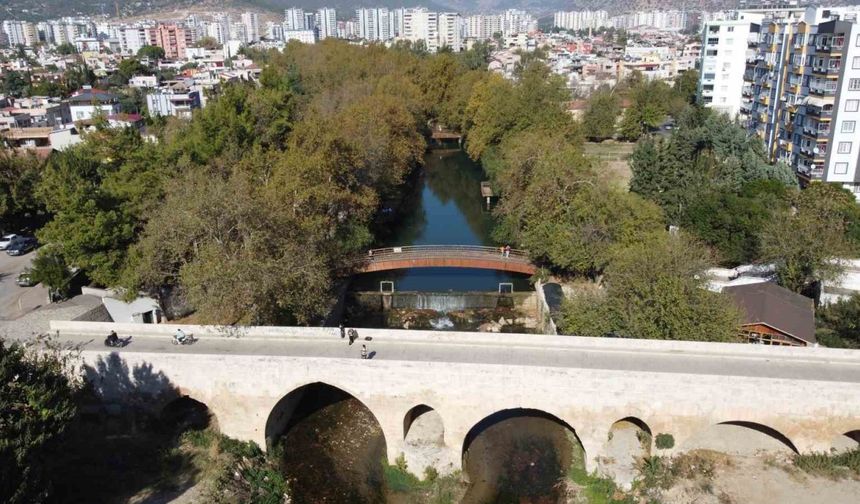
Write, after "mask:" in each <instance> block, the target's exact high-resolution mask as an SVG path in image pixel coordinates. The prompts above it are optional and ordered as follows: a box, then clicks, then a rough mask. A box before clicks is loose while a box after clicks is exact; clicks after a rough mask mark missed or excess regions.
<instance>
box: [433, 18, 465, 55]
mask: <svg viewBox="0 0 860 504" xmlns="http://www.w3.org/2000/svg"><path fill="white" fill-rule="evenodd" d="M437 19H438V23H439V25H438V27H437V29H436V31H437V33H438V36H439V42H438V47H440V48H441V47H448V48H450V49H451V50H452V51H454V52H460V51H461V50H462V49H463V42H462V39H461V37H460V35H461V33H462V30H461V29H460V25H461V21H462V18H461V17H460V15H459V14H457V13H456V12H440V13H439V15H438V18H437Z"/></svg>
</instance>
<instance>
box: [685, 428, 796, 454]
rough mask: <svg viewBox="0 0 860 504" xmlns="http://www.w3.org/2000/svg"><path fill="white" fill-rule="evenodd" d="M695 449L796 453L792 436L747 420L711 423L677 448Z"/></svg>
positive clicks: (744, 452) (740, 452)
mask: <svg viewBox="0 0 860 504" xmlns="http://www.w3.org/2000/svg"><path fill="white" fill-rule="evenodd" d="M697 449H709V450H714V451H719V452H724V453H729V454H738V455H755V454H757V453H759V452H762V451H765V452H779V451H782V452H787V453H799V450H798V449H797V447H796V446H795V444H794V443H793V442H792V441H791V439H789V438H788V436H786V435H785V434H783V433H782V432H780V431H778V430H777V429H775V428H773V427H770V426H768V425H764V424H761V423H757V422H752V421H748V420H729V421H724V422H719V423H717V424H712V425H710V426H708V427H706V428H704V429H702V430H700V431H698V432H696V433H694V434H693V435H692V436H690V437H689V438H687V439H686V440H685V441H684V443H683V445H682V446H681V447H680V448H679V451H690V450H697Z"/></svg>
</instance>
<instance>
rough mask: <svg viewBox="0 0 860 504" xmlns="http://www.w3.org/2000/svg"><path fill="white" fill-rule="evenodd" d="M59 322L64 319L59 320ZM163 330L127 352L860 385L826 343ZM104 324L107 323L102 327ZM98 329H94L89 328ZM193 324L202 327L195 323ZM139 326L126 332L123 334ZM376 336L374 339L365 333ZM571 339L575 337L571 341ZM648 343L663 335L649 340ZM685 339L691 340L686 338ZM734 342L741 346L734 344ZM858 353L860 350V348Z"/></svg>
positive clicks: (859, 365) (68, 336)
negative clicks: (350, 337)
mask: <svg viewBox="0 0 860 504" xmlns="http://www.w3.org/2000/svg"><path fill="white" fill-rule="evenodd" d="M58 326H59V327H62V326H60V325H58ZM168 327H169V328H170V329H169V330H167V331H164V332H161V331H159V332H160V333H155V334H153V333H147V332H138V334H137V335H136V336H132V341H131V343H130V344H129V345H128V346H127V347H125V348H122V349H120V350H118V351H119V352H122V353H125V352H151V353H192V354H216V355H268V356H273V355H280V356H290V357H314V358H330V359H359V358H360V349H361V345H362V344H365V345H367V347H368V352H372V353H373V355H372V358H371V360H375V361H380V360H396V361H419V362H420V361H427V362H457V363H464V364H492V365H502V366H504V365H517V366H538V367H568V368H580V369H607V370H616V371H646V372H658V373H688V374H689V373H692V374H707V375H718V376H749V377H757V378H782V379H801V380H820V381H838V382H853V383H857V384H858V386H860V351H858V352H851V354H849V355H848V358H845V356H839V355H828V354H829V353H830V352H831V350H829V349H821V350H822V351H823V353H824V355H823V356H816V357H813V356H808V355H791V353H792V350H793V349H792V348H784V349H779V350H781V351H783V352H784V353H785V354H786V355H782V356H776V355H774V353H773V352H768V351H767V350H774V349H773V348H769V347H764V346H758V345H734V344H692V345H690V346H692V348H687V349H678V347H677V345H678V344H677V343H674V344H673V343H672V342H665V343H668V345H661V344H660V343H664V342H656V341H655V342H644V341H641V340H637V341H636V342H637V343H639V344H640V345H637V346H635V347H630V346H628V345H627V343H629V342H630V341H632V340H624V339H616V340H608V339H596V338H581V337H575V336H564V337H563V338H564V339H565V341H564V343H565V344H564V345H559V344H558V341H557V340H558V337H546V336H542V335H528V336H527V340H526V339H524V338H522V337H518V336H514V337H511V336H512V335H508V334H493V335H487V334H485V333H468V332H467V333H457V332H445V333H431V334H432V335H433V336H438V337H435V338H426V337H422V336H424V334H422V331H402V330H379V329H358V332H359V340H358V341H357V342H356V343H354V344H353V345H351V346H350V345H349V343H348V341H346V340H342V339H341V338H340V336H339V332H338V330H337V328H330V329H322V330H320V329H316V328H301V332H298V333H296V334H295V335H293V336H286V337H277V336H276V337H272V336H263V335H255V334H249V335H239V336H233V337H231V336H227V335H226V333H217V332H216V333H213V334H211V335H205V334H204V335H202V336H201V334H203V331H201V329H200V328H199V327H197V328H196V334H198V336H199V341H197V342H195V343H194V344H193V345H191V346H177V345H174V344H172V343H171V341H170V340H171V337H170V335H169V333H170V332H172V331H174V330H175V328H176V327H186V326H177V325H169V326H168V325H162V326H161V327H160V328H161V329H167V328H168ZM100 329H101V328H100ZM86 331H90V329H86ZM76 332H80V333H82V334H74V333H71V332H69V333H66V332H65V331H64V332H63V334H62V341H63V342H68V343H74V344H80V345H83V348H84V349H85V350H98V351H102V350H104V349H105V348H104V346H103V344H102V341H103V339H104V335H106V334H107V332H109V329H107V330H104V329H101V330H99V331H98V332H96V333H85V331H84V330H80V329H79V330H77V331H76ZM192 332H194V331H193V330H192ZM129 333H131V334H134V332H132V331H128V332H120V333H119V334H120V335H121V337H125V336H127V335H129ZM368 337H369V338H370V341H368V340H366V339H365V338H368ZM567 343H570V344H567ZM641 343H655V344H654V345H653V346H652V347H651V348H642V346H641ZM683 346H687V345H684V344H682V348H683ZM722 346H726V347H738V346H740V347H741V348H742V349H743V350H749V351H746V352H743V353H741V354H738V353H736V352H732V353H722V352H721V351H720V350H721V349H720V347H722ZM733 350H734V348H733ZM855 354H856V355H855Z"/></svg>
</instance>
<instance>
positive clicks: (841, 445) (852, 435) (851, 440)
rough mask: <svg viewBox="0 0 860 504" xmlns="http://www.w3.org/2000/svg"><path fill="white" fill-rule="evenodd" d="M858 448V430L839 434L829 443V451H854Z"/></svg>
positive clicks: (859, 432)
mask: <svg viewBox="0 0 860 504" xmlns="http://www.w3.org/2000/svg"><path fill="white" fill-rule="evenodd" d="M858 448H860V429H858V430H851V431H848V432H845V433H843V434H839V435H837V436H835V437H834V439H833V441H832V442H831V443H830V449H831V450H833V451H837V452H842V451H848V450H856V449H858Z"/></svg>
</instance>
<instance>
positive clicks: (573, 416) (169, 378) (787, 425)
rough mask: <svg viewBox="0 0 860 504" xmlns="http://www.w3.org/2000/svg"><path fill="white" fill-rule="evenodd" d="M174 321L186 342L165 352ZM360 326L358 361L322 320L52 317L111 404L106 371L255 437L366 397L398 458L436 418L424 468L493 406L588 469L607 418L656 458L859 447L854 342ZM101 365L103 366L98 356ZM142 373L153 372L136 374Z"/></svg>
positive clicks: (450, 457)
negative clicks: (313, 401) (519, 416)
mask: <svg viewBox="0 0 860 504" xmlns="http://www.w3.org/2000/svg"><path fill="white" fill-rule="evenodd" d="M176 327H183V328H184V329H185V330H186V331H190V332H192V333H194V335H195V336H196V337H198V338H199V340H198V341H197V342H196V343H195V344H194V345H191V346H174V345H172V344H171V343H170V335H171V334H172V332H173V331H174V330H175V328H176ZM110 330H116V331H117V333H119V335H120V336H121V337H125V336H127V335H133V340H132V342H131V344H130V345H128V346H127V347H125V348H123V349H120V350H118V351H114V352H110V351H108V350H109V349H107V348H105V347H104V346H103V345H102V340H103V338H104V335H106V334H107V333H108V332H109V331H110ZM358 331H359V337H360V339H361V340H362V341H361V343H364V344H367V346H368V349H369V350H370V352H371V355H372V358H371V359H369V360H362V359H360V358H359V349H358V347H359V345H353V346H350V345H348V344H347V342H346V341H345V340H343V339H341V337H340V335H339V332H338V330H337V329H333V328H294V327H249V328H223V327H215V326H173V325H168V324H162V325H145V326H144V325H137V324H110V323H95V322H52V332H56V333H57V334H58V335H59V338H60V340H61V341H64V342H71V343H80V344H82V345H83V352H82V354H83V357H84V359H85V361H86V362H87V363H88V364H89V365H90V366H91V369H92V370H95V371H92V373H91V379H94V380H98V381H101V382H103V383H102V385H103V386H102V390H103V391H104V392H105V395H106V396H108V398H109V399H110V398H111V395H114V396H116V395H122V394H123V393H125V392H126V389H127V387H125V386H123V387H116V388H115V389H112V388H111V387H110V386H109V385H110V384H109V383H108V382H109V381H110V380H116V379H117V378H116V377H115V376H109V374H111V373H113V374H118V375H120V376H121V378H120V381H122V382H123V383H125V382H128V383H135V384H136V386H138V387H140V388H141V389H144V390H145V391H146V392H147V393H151V394H155V395H157V394H159V393H161V392H163V391H164V389H166V388H167V387H176V388H178V390H179V391H180V393H181V394H183V395H188V396H190V397H191V398H193V399H195V400H197V401H200V402H203V403H205V404H206V405H207V406H208V407H209V409H210V411H211V412H212V413H213V414H214V415H215V416H216V417H217V422H218V425H219V428H220V429H221V431H222V432H223V433H225V434H227V435H229V436H232V437H235V438H238V439H242V440H250V441H255V442H257V443H258V444H260V445H261V446H266V445H267V440H268V441H270V440H271V438H272V437H273V436H275V435H277V432H278V430H279V429H282V428H283V427H284V426H285V425H287V423H288V422H289V419H290V415H291V412H292V409H293V408H295V405H296V404H297V402H298V401H299V400H300V399H301V397H302V396H303V394H307V393H312V391H313V390H314V387H317V386H319V384H325V385H327V386H331V387H335V388H337V389H340V390H342V391H345V392H347V393H349V394H351V395H352V396H354V397H355V398H357V399H358V400H360V401H361V402H362V403H363V404H364V405H366V406H367V408H368V409H369V410H370V412H371V413H372V414H373V415H374V416H375V418H376V419H377V420H378V422H379V424H380V426H381V429H382V432H383V434H384V436H385V442H386V447H387V454H388V458H389V461H390V462H393V461H394V460H395V459H396V458H397V457H398V456H399V455H400V454H401V453H405V454H406V455H407V458H408V456H409V452H410V450H412V449H413V447H412V446H411V445H410V443H409V441H408V437H409V435H410V434H409V432H410V428H411V426H412V425H413V424H414V423H415V422H418V421H422V422H423V421H425V420H432V421H433V422H436V423H437V424H438V425H439V427H440V433H439V439H437V440H436V450H437V453H436V454H435V455H434V457H435V459H434V460H435V462H434V463H435V464H436V465H437V466H439V467H438V468H439V469H440V470H442V471H447V470H453V469H459V468H460V464H461V462H462V456H463V450H464V448H465V447H466V446H467V445H468V443H469V441H470V439H471V438H474V436H475V435H476V429H477V431H479V430H480V429H481V428H482V427H481V426H482V425H486V424H487V423H492V422H493V421H494V420H493V419H494V418H497V417H499V415H502V416H503V415H504V414H505V412H523V413H524V414H529V413H530V412H536V413H537V414H540V415H545V416H547V417H549V418H552V419H555V420H556V421H558V422H559V423H561V424H563V425H565V426H567V427H568V428H570V429H571V430H573V431H575V435H576V437H577V438H578V439H579V440H580V441H581V444H582V445H583V448H584V450H585V455H586V464H587V467H588V469H589V470H592V469H595V468H596V467H597V463H598V460H599V459H600V457H601V455H603V454H604V453H605V450H606V448H605V447H606V443H607V440H608V439H609V438H611V436H610V435H609V433H610V429H611V428H612V426H613V425H614V424H615V423H616V422H618V421H629V422H632V423H634V424H636V425H638V426H641V427H642V428H643V429H645V430H647V431H648V432H649V433H653V434H654V435H655V436H656V435H657V434H660V433H665V434H671V435H672V436H673V438H674V440H675V446H674V447H673V448H671V449H669V450H666V451H664V452H663V453H666V454H671V453H673V452H678V451H684V450H686V449H691V448H696V447H699V446H698V443H702V442H705V441H707V440H708V439H709V436H708V434H707V433H708V432H711V431H712V430H713V429H714V427H715V426H716V427H718V428H721V427H726V428H727V427H728V426H732V427H735V428H739V429H742V430H744V429H745V430H748V431H751V432H752V431H754V432H756V433H759V434H762V435H763V436H765V437H766V438H768V440H769V441H770V442H772V443H774V444H776V445H779V446H781V447H783V448H784V449H787V450H790V451H796V452H811V451H822V450H828V449H830V448H831V447H834V446H845V445H846V444H847V445H852V444H856V443H857V442H858V441H860V352H857V351H850V350H839V349H825V348H787V347H785V348H783V347H768V346H760V345H744V344H728V343H725V344H709V343H694V342H669V341H653V340H627V339H608V338H580V337H565V336H545V335H535V334H486V333H454V332H431V331H426V332H425V331H399V330H373V329H359V330H358ZM111 360H113V361H114V362H115V363H117V364H115V365H113V366H108V365H106V364H105V363H106V362H110V361H111ZM109 368H113V371H112V372H111V373H109V372H108V371H106V370H107V369H109ZM99 375H101V376H99ZM152 376H158V377H159V378H158V379H149V378H147V377H152ZM717 434H720V432H719V431H718V432H717ZM720 435H723V434H720ZM267 438H269V439H267ZM711 438H713V436H711ZM703 440H704V441H703ZM420 470H423V467H422V468H420V469H419V471H418V472H420Z"/></svg>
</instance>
